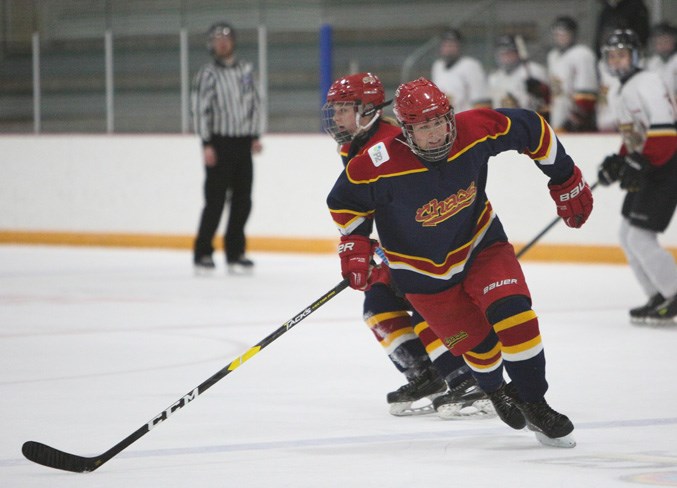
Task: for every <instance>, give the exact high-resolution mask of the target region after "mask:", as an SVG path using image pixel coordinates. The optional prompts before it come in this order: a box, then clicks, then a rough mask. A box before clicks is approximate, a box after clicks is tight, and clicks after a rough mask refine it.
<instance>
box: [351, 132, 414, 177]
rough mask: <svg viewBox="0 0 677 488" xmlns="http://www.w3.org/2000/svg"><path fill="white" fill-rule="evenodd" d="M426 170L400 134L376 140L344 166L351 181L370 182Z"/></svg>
mask: <svg viewBox="0 0 677 488" xmlns="http://www.w3.org/2000/svg"><path fill="white" fill-rule="evenodd" d="M422 171H427V168H426V167H425V166H423V164H422V163H421V162H420V161H419V160H418V159H417V158H416V156H414V154H413V153H412V152H411V150H410V149H409V146H407V144H406V142H404V140H403V139H402V136H397V137H391V138H388V139H383V140H381V141H378V142H377V143H376V144H374V145H372V146H370V147H369V149H367V151H366V152H364V153H362V154H360V155H359V156H355V157H354V158H353V159H351V160H350V162H349V163H348V166H347V167H346V176H347V177H348V179H349V180H350V181H351V182H352V183H356V184H365V183H372V182H374V181H376V180H379V179H381V178H390V177H393V176H400V175H403V174H407V173H416V172H422Z"/></svg>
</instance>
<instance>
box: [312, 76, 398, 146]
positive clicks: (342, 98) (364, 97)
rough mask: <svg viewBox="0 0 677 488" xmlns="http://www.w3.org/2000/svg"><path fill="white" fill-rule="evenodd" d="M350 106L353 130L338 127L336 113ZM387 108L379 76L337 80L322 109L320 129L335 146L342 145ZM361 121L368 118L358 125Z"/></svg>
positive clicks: (330, 88) (330, 89) (346, 77)
mask: <svg viewBox="0 0 677 488" xmlns="http://www.w3.org/2000/svg"><path fill="white" fill-rule="evenodd" d="M346 105H349V106H351V107H353V110H354V112H355V127H354V128H352V130H351V129H347V128H346V127H345V126H341V125H339V124H337V122H336V117H335V113H336V110H337V107H339V106H346ZM385 105H387V103H386V101H385V90H384V89H383V84H382V83H381V80H379V79H378V76H376V75H374V74H373V73H368V72H365V73H357V74H354V75H348V76H344V77H343V78H339V79H338V80H336V81H335V82H334V83H332V85H331V86H330V87H329V91H328V92H327V103H325V104H324V106H323V107H322V128H323V129H324V131H325V132H327V133H328V134H329V135H331V136H332V137H333V138H334V139H335V140H336V142H338V143H339V144H344V143H346V142H350V141H351V140H352V139H353V137H354V136H355V135H356V134H358V133H359V132H362V131H364V130H366V129H368V128H369V127H371V125H372V124H373V123H374V122H375V121H376V119H377V118H378V116H379V115H380V114H379V113H378V111H379V110H380V109H381V108H383V107H384V106H385ZM362 117H371V119H370V120H369V121H368V122H367V123H366V124H365V125H362V124H360V119H361V118H362Z"/></svg>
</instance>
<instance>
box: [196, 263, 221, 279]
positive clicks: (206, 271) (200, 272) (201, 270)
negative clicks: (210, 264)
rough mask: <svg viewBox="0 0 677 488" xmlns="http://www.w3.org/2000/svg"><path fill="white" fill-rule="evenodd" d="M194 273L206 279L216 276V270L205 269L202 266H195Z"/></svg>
mask: <svg viewBox="0 0 677 488" xmlns="http://www.w3.org/2000/svg"><path fill="white" fill-rule="evenodd" d="M193 272H194V274H195V276H204V277H210V276H214V275H215V274H216V269H214V268H205V267H202V266H195V268H194V269H193Z"/></svg>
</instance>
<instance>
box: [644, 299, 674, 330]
mask: <svg viewBox="0 0 677 488" xmlns="http://www.w3.org/2000/svg"><path fill="white" fill-rule="evenodd" d="M645 323H647V324H651V325H670V324H677V295H674V296H673V297H672V298H668V299H667V300H665V301H663V302H662V303H660V304H659V305H658V306H656V308H654V309H653V310H651V311H650V312H649V313H648V314H647V317H646V320H645Z"/></svg>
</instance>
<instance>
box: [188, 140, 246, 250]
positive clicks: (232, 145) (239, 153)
mask: <svg viewBox="0 0 677 488" xmlns="http://www.w3.org/2000/svg"><path fill="white" fill-rule="evenodd" d="M212 144H213V146H214V149H215V151H216V155H217V163H216V165H215V166H213V167H211V168H210V167H206V166H205V169H206V177H205V183H204V196H205V206H204V208H203V210H202V216H201V218H200V227H199V229H198V233H197V237H196V239H195V247H194V253H193V257H194V259H195V261H197V260H198V259H200V258H201V257H202V256H211V254H212V253H213V252H214V247H213V240H214V234H216V229H217V228H218V226H219V222H220V221H221V215H222V214H223V210H224V208H225V205H226V202H230V209H229V213H228V222H227V224H226V230H225V234H224V237H223V247H224V249H225V253H226V262H228V263H233V262H235V261H237V260H238V259H240V258H241V257H242V256H243V255H244V253H245V248H246V238H245V233H244V228H245V224H246V223H247V219H248V218H249V214H250V212H251V208H252V199H251V192H252V181H253V177H254V169H253V163H252V152H251V146H252V138H251V137H224V136H214V137H213V138H212Z"/></svg>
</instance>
